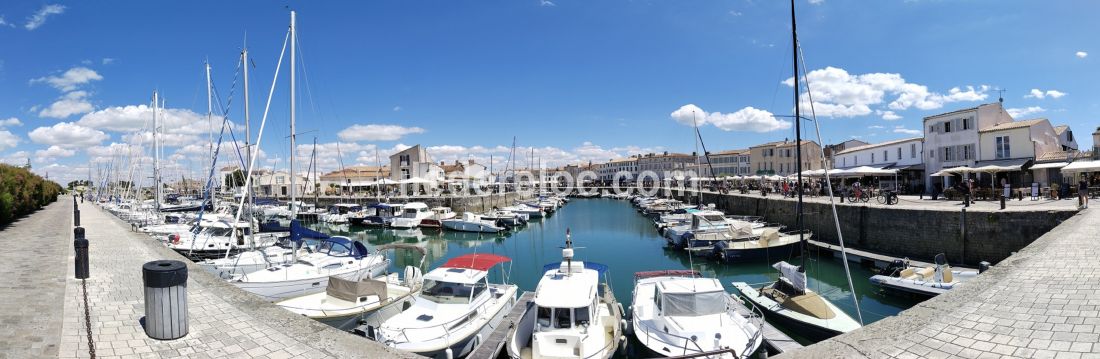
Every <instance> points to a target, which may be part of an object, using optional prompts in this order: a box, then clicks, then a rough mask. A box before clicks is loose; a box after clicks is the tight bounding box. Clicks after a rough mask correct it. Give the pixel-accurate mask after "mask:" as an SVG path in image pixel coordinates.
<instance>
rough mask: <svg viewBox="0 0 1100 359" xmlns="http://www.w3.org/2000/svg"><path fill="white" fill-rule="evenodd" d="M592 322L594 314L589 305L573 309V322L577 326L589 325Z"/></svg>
mask: <svg viewBox="0 0 1100 359" xmlns="http://www.w3.org/2000/svg"><path fill="white" fill-rule="evenodd" d="M591 322H592V314H591V310H589V308H588V307H584V308H576V309H573V323H574V324H575V325H576V326H578V327H579V326H587V325H588V323H591Z"/></svg>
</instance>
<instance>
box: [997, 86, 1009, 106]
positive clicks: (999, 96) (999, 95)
mask: <svg viewBox="0 0 1100 359" xmlns="http://www.w3.org/2000/svg"><path fill="white" fill-rule="evenodd" d="M1005 91H1007V90H1006V89H1002V88H999V89H997V102H999V103H1005Z"/></svg>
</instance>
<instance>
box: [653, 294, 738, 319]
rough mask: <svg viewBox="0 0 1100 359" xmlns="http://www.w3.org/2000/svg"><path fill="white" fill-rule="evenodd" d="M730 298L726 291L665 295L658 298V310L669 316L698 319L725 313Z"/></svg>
mask: <svg viewBox="0 0 1100 359" xmlns="http://www.w3.org/2000/svg"><path fill="white" fill-rule="evenodd" d="M728 297H729V294H727V293H726V292H725V291H713V292H704V293H663V294H661V295H659V296H658V297H657V298H658V299H657V308H658V310H660V311H661V313H662V314H664V315H667V316H681V317H697V316H703V315H711V314H720V313H725V312H726V310H727V308H726V301H727V299H728Z"/></svg>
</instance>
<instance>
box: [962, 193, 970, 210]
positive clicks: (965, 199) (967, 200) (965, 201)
mask: <svg viewBox="0 0 1100 359" xmlns="http://www.w3.org/2000/svg"><path fill="white" fill-rule="evenodd" d="M963 205H965V207H970V194H969V193H967V194H964V195H963Z"/></svg>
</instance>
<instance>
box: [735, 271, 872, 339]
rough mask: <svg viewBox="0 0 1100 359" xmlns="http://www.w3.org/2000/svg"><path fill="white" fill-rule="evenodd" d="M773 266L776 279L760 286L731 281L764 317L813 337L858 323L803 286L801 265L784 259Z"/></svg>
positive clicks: (837, 332) (836, 332) (830, 334)
mask: <svg viewBox="0 0 1100 359" xmlns="http://www.w3.org/2000/svg"><path fill="white" fill-rule="evenodd" d="M804 255H805V254H804ZM772 267H773V268H775V269H776V270H778V271H779V274H780V275H779V279H777V280H776V281H775V282H773V283H770V284H768V285H766V286H764V287H762V288H759V289H757V288H754V287H752V286H750V285H749V284H748V283H744V282H734V283H733V287H734V288H735V289H737V291H738V292H740V293H741V298H744V299H745V300H746V301H748V302H749V303H752V305H754V306H756V307H757V308H759V309H760V310H761V311H762V312H763V313H764V317H765V318H768V320H770V321H774V322H776V323H778V324H780V325H784V326H786V327H787V328H791V329H792V330H795V331H796V332H798V333H799V335H802V336H804V337H806V338H807V339H810V340H813V341H821V340H825V339H828V338H832V337H834V336H837V335H840V334H844V333H847V332H851V331H853V330H856V329H859V328H860V327H861V325H860V324H859V322H857V321H856V320H855V319H852V317H851V316H850V315H848V313H845V312H844V311H843V310H841V309H840V308H838V307H837V306H836V305H835V304H833V303H832V302H830V301H829V300H828V299H826V298H825V297H823V296H821V295H820V294H818V293H817V292H814V291H813V290H811V289H810V288H808V287H807V286H806V272H805V269H804V267H801V266H795V265H792V264H789V263H787V262H778V263H776V264H775V265H773V266H772Z"/></svg>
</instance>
